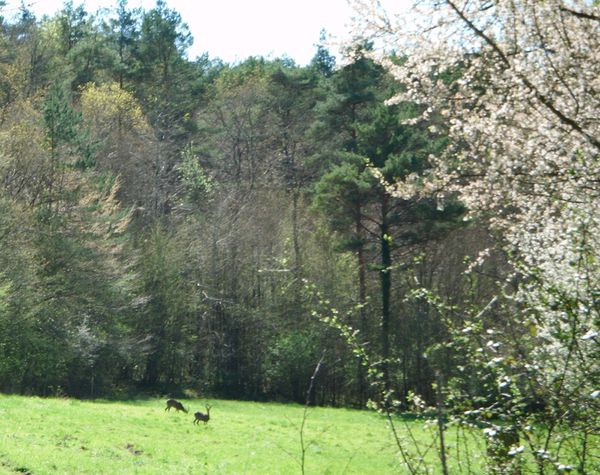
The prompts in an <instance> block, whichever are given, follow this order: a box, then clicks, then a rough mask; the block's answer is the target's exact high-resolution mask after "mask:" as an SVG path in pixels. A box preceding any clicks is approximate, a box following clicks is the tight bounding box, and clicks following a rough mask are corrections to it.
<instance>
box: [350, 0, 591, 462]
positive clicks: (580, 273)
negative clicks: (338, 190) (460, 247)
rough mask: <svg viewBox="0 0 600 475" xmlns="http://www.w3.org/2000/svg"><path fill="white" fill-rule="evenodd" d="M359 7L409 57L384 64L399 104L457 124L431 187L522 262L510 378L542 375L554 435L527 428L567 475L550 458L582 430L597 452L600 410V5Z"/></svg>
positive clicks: (368, 23) (458, 2)
mask: <svg viewBox="0 0 600 475" xmlns="http://www.w3.org/2000/svg"><path fill="white" fill-rule="evenodd" d="M355 5H357V6H358V7H359V8H360V9H361V11H362V12H363V15H362V18H363V19H364V20H365V22H363V23H361V27H365V31H367V32H368V33H367V36H368V35H369V34H371V33H372V34H376V35H378V38H379V41H383V42H385V44H386V45H387V46H388V47H389V48H393V49H394V50H396V51H402V52H403V53H405V54H406V55H407V60H406V62H404V63H403V64H397V63H395V62H393V61H391V60H389V59H385V58H381V61H382V64H384V65H385V66H386V67H387V68H388V69H389V70H390V72H391V73H392V74H393V75H394V76H395V77H396V79H397V80H398V81H400V82H401V83H402V84H403V85H404V87H405V90H404V91H402V93H400V94H398V96H397V97H396V98H395V100H394V101H393V102H399V101H402V100H411V101H416V102H418V103H421V104H426V105H427V106H428V107H424V114H423V117H425V118H426V117H427V116H429V115H430V114H440V115H441V116H443V117H445V118H447V121H448V123H449V124H450V128H449V136H450V139H451V141H452V146H451V147H450V148H448V149H447V150H446V151H445V152H444V153H443V154H440V155H439V156H438V160H437V162H436V167H435V169H434V172H433V173H432V174H431V181H430V182H429V183H428V185H429V186H430V188H429V190H443V191H444V192H446V193H447V192H458V193H460V196H461V198H462V199H463V200H464V202H465V203H466V204H467V205H468V207H469V208H470V210H471V213H472V214H473V215H481V214H485V215H487V216H489V217H490V223H491V225H492V226H493V228H494V229H496V230H497V231H498V232H500V233H501V236H502V238H503V240H504V245H505V249H506V250H507V251H508V252H509V253H510V254H509V255H510V256H511V261H512V264H513V267H514V270H515V274H516V275H517V277H516V278H515V279H516V280H515V281H516V282H519V285H518V288H517V291H516V292H514V293H513V295H512V299H513V305H514V307H512V309H513V311H514V312H515V315H514V317H513V318H514V323H515V325H516V326H517V327H518V328H520V329H521V332H520V337H518V338H516V339H515V340H513V341H506V340H503V344H504V345H505V346H504V347H503V348H505V350H504V351H502V352H501V353H502V355H504V356H506V357H508V355H509V354H510V353H511V352H515V353H517V354H519V355H520V358H519V359H518V360H516V361H515V360H511V361H513V363H512V369H511V370H510V371H509V373H510V376H507V377H511V378H516V374H519V371H522V370H523V369H524V368H532V367H535V368H539V371H538V370H536V371H533V372H531V370H530V369H529V370H527V371H526V373H524V374H528V375H529V377H528V378H527V381H528V384H529V387H528V389H527V390H525V391H526V392H528V393H529V394H531V393H532V392H533V393H534V394H537V395H538V396H540V395H541V396H540V397H541V398H542V399H543V401H544V409H543V410H540V413H539V419H538V421H540V423H543V424H544V426H545V427H546V429H547V430H548V431H549V432H548V433H547V437H546V438H545V440H543V441H540V440H535V441H534V440H533V439H532V438H531V433H530V431H529V430H528V429H527V427H529V426H528V425H527V423H525V422H524V421H523V420H521V421H516V420H515V423H517V422H518V425H517V428H518V430H519V431H520V433H521V435H522V436H523V437H525V438H526V439H527V440H528V441H529V442H530V448H531V451H532V453H533V456H534V457H535V458H536V459H537V461H538V464H539V466H540V467H541V468H540V470H544V467H545V466H547V465H548V464H549V463H550V460H554V462H555V463H556V464H557V466H558V465H560V463H559V460H560V456H561V454H558V453H555V454H553V455H552V456H550V457H545V456H540V455H539V453H540V452H539V451H540V450H541V451H543V453H544V454H546V453H547V451H548V450H549V447H550V441H551V440H552V439H553V437H554V436H555V435H556V434H555V432H554V429H556V428H557V427H558V426H559V425H563V426H568V427H569V428H571V429H573V430H575V431H578V432H579V433H580V434H581V437H582V438H581V440H582V441H583V442H582V444H583V446H581V447H580V449H581V450H582V451H583V452H582V453H585V441H586V440H587V434H589V425H588V422H589V419H588V416H589V414H590V412H589V411H590V410H593V408H594V407H597V393H596V392H594V391H595V389H594V388H596V387H597V386H598V384H599V381H598V377H599V375H598V372H597V371H595V370H593V369H592V368H593V366H592V365H593V362H594V361H596V362H597V357H598V353H597V351H596V350H594V349H593V346H594V345H593V344H591V342H592V341H595V339H596V338H597V334H598V324H599V323H598V322H599V314H598V306H597V299H595V298H594V297H593V296H594V295H595V293H596V290H595V289H597V286H598V281H597V276H598V275H599V274H598V267H597V266H598V256H599V255H600V241H599V240H598V236H599V235H600V234H599V232H598V231H599V225H600V219H599V214H598V210H599V209H600V206H599V204H600V193H599V191H600V189H599V187H598V180H597V175H598V167H597V158H598V155H599V153H600V141H599V137H600V129H599V127H600V125H599V123H598V121H596V120H595V119H593V117H595V115H596V112H595V111H597V109H598V106H599V105H600V104H599V101H600V97H599V96H598V93H597V88H596V86H595V84H596V82H597V79H596V78H597V77H598V73H599V70H598V61H597V59H598V58H597V52H598V51H599V46H600V35H599V33H598V32H599V30H598V22H599V21H600V10H599V8H600V7H599V6H598V4H597V2H589V1H583V0H581V1H575V2H570V1H562V0H553V1H547V2H530V1H524V0H523V1H497V2H486V1H476V2H471V1H462V0H444V1H439V2H438V1H435V2H433V1H432V2H420V10H418V11H417V10H415V15H414V16H411V17H410V18H411V24H410V25H408V24H401V23H400V22H399V21H398V18H399V17H391V16H387V15H386V14H385V12H383V11H382V10H381V9H380V8H378V5H377V2H355ZM419 13H420V14H419ZM380 44H381V43H380ZM444 75H452V76H454V77H456V78H457V80H456V81H452V82H448V81H445V80H443V77H444ZM416 184H417V180H416V177H415V180H411V179H410V178H409V179H407V180H404V182H403V183H402V184H401V186H400V187H398V189H397V193H399V194H408V195H410V194H411V193H413V192H415V191H416V190H417V188H418V187H416V186H415V185H416ZM495 357H496V358H499V357H501V356H499V355H496V356H495ZM507 366H508V367H510V366H511V365H510V364H509V365H507ZM566 413H568V414H569V417H568V418H564V417H563V416H560V417H558V414H566ZM580 417H581V418H580ZM592 419H593V420H596V421H597V419H596V418H592ZM542 421H543V422H542ZM584 462H585V461H583V462H581V463H584ZM582 470H583V469H582Z"/></svg>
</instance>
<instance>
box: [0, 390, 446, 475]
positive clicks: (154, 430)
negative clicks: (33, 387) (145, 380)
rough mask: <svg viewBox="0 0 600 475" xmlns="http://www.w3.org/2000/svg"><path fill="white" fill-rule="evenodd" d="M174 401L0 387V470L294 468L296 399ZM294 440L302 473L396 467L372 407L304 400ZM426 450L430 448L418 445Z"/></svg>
mask: <svg viewBox="0 0 600 475" xmlns="http://www.w3.org/2000/svg"><path fill="white" fill-rule="evenodd" d="M183 402H184V404H185V406H186V407H187V408H188V409H189V410H190V413H189V414H184V413H182V412H179V413H176V412H175V411H174V410H171V411H170V412H165V411H164V408H165V400H164V399H148V400H133V401H127V402H114V401H98V400H96V401H80V400H76V399H45V398H36V397H22V396H1V395H0V473H8V474H16V473H30V474H34V475H41V474H86V473H89V474H92V473H93V474H97V473H106V474H130V473H140V474H161V475H164V474H186V473H189V474H202V473H210V474H220V473H221V474H255V473H256V474H290V473H301V456H302V450H301V445H300V427H301V424H302V418H303V413H304V407H303V406H299V405H290V404H275V403H264V404H263V403H255V402H240V401H223V400H209V401H206V400H185V401H183ZM207 402H208V403H210V404H211V405H212V409H211V420H210V422H209V423H208V424H207V425H204V424H203V423H200V424H199V425H195V424H193V415H192V414H193V412H195V411H197V410H202V411H203V412H204V405H205V403H207ZM408 424H410V425H411V428H412V429H413V430H414V431H415V434H416V436H417V437H420V438H423V440H426V439H427V438H428V439H431V436H432V434H431V432H430V431H429V429H425V428H424V426H423V423H422V422H414V421H413V422H408ZM402 427H403V425H402V424H400V425H399V428H400V429H402ZM404 428H406V426H404ZM304 440H305V444H306V447H307V448H306V452H305V473H314V474H341V473H356V474H369V473H372V474H386V473H403V472H404V471H403V469H402V467H401V466H400V464H399V460H398V457H397V451H396V448H395V444H394V442H393V439H392V437H391V434H390V431H389V429H388V426H387V423H386V421H385V420H384V419H383V418H382V417H381V416H379V415H377V414H376V413H373V412H369V411H357V410H348V409H331V408H310V409H309V410H308V413H307V418H306V422H305V427H304ZM435 456H436V454H435V451H434V450H433V449H432V450H430V452H429V453H428V454H427V455H426V457H427V458H429V457H435Z"/></svg>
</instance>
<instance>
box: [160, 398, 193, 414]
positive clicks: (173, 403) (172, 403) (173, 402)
mask: <svg viewBox="0 0 600 475" xmlns="http://www.w3.org/2000/svg"><path fill="white" fill-rule="evenodd" d="M172 407H174V408H175V410H176V411H177V412H179V411H183V412H185V413H186V414H187V413H188V410H187V409H186V408H185V407H183V404H181V403H180V402H179V401H177V400H175V399H169V400H168V401H167V407H165V411H170V410H171V408H172Z"/></svg>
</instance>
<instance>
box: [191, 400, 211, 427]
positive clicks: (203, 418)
mask: <svg viewBox="0 0 600 475" xmlns="http://www.w3.org/2000/svg"><path fill="white" fill-rule="evenodd" d="M210 408H211V406H209V405H208V404H207V405H206V414H202V413H201V412H196V413H195V414H194V416H195V417H196V418H195V419H194V424H198V423H199V422H200V421H204V425H206V423H207V422H208V421H209V420H210Z"/></svg>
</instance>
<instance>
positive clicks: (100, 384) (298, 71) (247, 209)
mask: <svg viewBox="0 0 600 475" xmlns="http://www.w3.org/2000/svg"><path fill="white" fill-rule="evenodd" d="M351 3H354V4H356V8H357V11H358V12H359V13H360V14H359V15H358V18H357V20H356V21H357V24H356V35H355V41H354V42H352V43H351V44H348V45H347V47H346V49H345V50H344V53H343V57H339V58H338V57H335V56H334V55H333V54H332V53H331V52H330V50H329V49H328V46H327V42H326V38H325V35H324V34H323V35H322V38H321V40H320V42H319V44H317V45H315V55H314V58H313V59H312V61H311V63H310V64H309V65H305V66H300V65H297V64H295V63H294V61H293V60H291V59H289V58H285V57H284V58H278V59H267V58H262V57H250V58H247V59H246V60H244V61H241V62H239V63H236V64H227V63H225V62H223V61H221V60H220V59H218V58H211V57H209V56H208V55H206V54H205V55H203V56H201V57H197V58H194V59H191V58H189V57H188V55H187V49H188V48H189V46H190V45H191V44H192V41H193V38H192V37H191V34H190V32H189V29H188V27H187V25H186V23H185V19H183V18H181V16H180V14H179V13H178V12H177V11H175V10H173V9H171V8H170V7H169V6H168V4H167V3H166V2H164V1H163V0H158V1H157V2H156V6H155V7H154V8H152V9H148V10H143V9H135V8H129V7H128V4H127V0H119V1H118V2H117V5H116V6H115V7H114V8H113V9H111V10H109V11H99V12H96V13H94V12H88V11H86V10H85V8H84V7H83V6H74V4H73V2H66V3H65V4H64V6H63V8H62V9H61V10H60V11H59V12H57V13H56V14H55V15H53V16H50V17H48V16H44V17H43V18H36V16H35V15H34V14H33V12H32V11H30V10H28V8H27V7H26V6H24V5H23V6H22V7H21V9H20V11H19V12H18V13H17V14H16V15H13V16H9V15H7V14H6V13H3V11H2V6H1V5H2V2H0V392H2V393H13V394H27V395H40V396H70V397H77V398H98V397H105V398H106V397H108V398H126V397H130V396H131V395H138V394H151V395H163V394H164V395H166V394H169V395H172V396H175V397H180V396H185V395H211V396H212V397H220V398H226V399H238V400H253V401H285V402H298V403H301V404H305V403H306V404H307V405H308V404H310V405H327V406H344V407H357V408H365V407H367V406H368V407H370V408H373V409H377V410H379V411H381V412H382V413H383V414H386V415H387V416H389V417H391V416H392V415H393V414H395V413H396V412H406V411H409V412H414V413H425V414H430V413H431V414H437V416H436V417H437V420H438V422H439V423H440V431H441V433H442V434H443V428H442V425H443V423H444V421H453V422H455V423H457V424H466V425H470V426H477V427H481V428H485V430H486V431H487V432H486V434H487V435H488V436H489V437H491V438H493V437H494V436H495V435H497V434H503V433H505V434H509V435H512V434H516V435H517V440H520V441H521V442H520V443H519V444H514V447H512V449H511V450H513V452H514V453H511V454H510V455H511V456H514V457H513V458H512V459H516V458H518V454H519V453H520V452H521V451H523V450H525V448H526V449H527V451H528V452H530V453H532V454H534V455H533V456H534V458H535V461H536V463H537V464H538V466H539V467H541V469H540V470H542V471H540V472H539V473H556V472H552V470H555V471H558V472H560V473H562V472H561V470H562V471H569V470H578V473H592V472H593V469H590V467H594V466H596V467H598V464H600V460H599V457H600V455H599V454H598V452H597V451H596V453H595V454H594V451H593V450H592V449H591V448H590V447H592V446H593V443H595V444H596V448H597V444H598V440H597V437H598V427H599V419H598V414H599V413H600V365H599V362H600V361H599V358H600V348H599V345H598V338H599V337H598V328H599V326H600V300H599V296H600V291H599V289H600V285H599V281H600V272H599V271H600V269H599V265H600V263H599V260H598V259H599V258H600V252H599V251H600V185H599V183H600V179H599V177H600V165H599V163H600V162H599V160H598V157H599V152H600V121H599V120H598V111H599V110H600V109H599V106H600V94H599V92H598V91H599V90H600V82H599V78H600V66H599V65H600V61H599V59H600V58H598V52H599V51H600V31H599V22H600V6H599V5H598V3H597V2H595V1H584V0H576V1H562V0H552V1H546V2H531V1H526V0H519V1H507V0H498V1H494V2H492V1H484V0H479V1H474V2H469V1H465V0H455V1H451V0H445V1H432V2H422V4H423V5H425V4H430V6H431V11H430V14H428V15H423V16H422V17H421V18H422V23H420V22H418V21H411V25H412V29H411V28H409V27H408V26H407V25H405V24H401V23H400V19H398V18H394V17H391V16H386V14H385V12H384V11H382V10H381V6H380V5H379V4H378V2H375V1H373V2H371V1H355V2H351ZM427 22H429V23H427ZM426 23H427V24H426ZM428 25H434V27H428ZM451 34H452V35H457V36H456V37H453V39H452V40H449V39H448V38H450V35H451ZM417 35H420V36H419V37H418V38H419V39H418V40H416V39H415V38H417ZM403 41H406V43H403ZM406 44H411V45H413V46H412V49H411V48H410V47H405V46H404V45H406ZM309 385H310V388H311V391H308V392H307V390H308V388H309ZM565 433H568V434H571V435H572V436H569V437H568V438H567V439H568V440H569V442H568V443H567V442H564V440H565V437H564V434H565ZM502 440H505V439H502ZM511 440H512V439H511ZM594 440H595V442H593V441H594ZM442 441H443V439H442ZM511 444H512V442H511V443H510V444H508V445H507V447H508V446H511ZM399 449H400V450H401V451H402V447H401V445H400V443H399ZM565 451H566V452H567V453H568V454H569V457H570V458H569V460H571V459H575V460H576V463H575V464H573V465H572V466H567V465H564V464H562V461H561V460H562V459H561V455H562V454H564V453H565ZM573 454H576V456H575V457H574V458H573ZM503 456H504V457H505V458H510V457H508V455H507V454H506V453H504V454H503ZM512 459H511V460H512ZM511 463H512V462H511ZM407 464H408V466H409V468H410V460H408V461H407ZM594 464H596V465H594ZM561 466H562V468H560V467H561ZM548 467H551V468H552V470H550V468H548ZM513 468H514V467H513ZM567 469H568V470H567ZM543 470H549V471H548V472H544V471H543ZM411 473H417V472H416V471H412V470H411ZM498 473H517V472H514V471H513V472H508V471H505V472H498ZM519 473H520V472H519Z"/></svg>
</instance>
